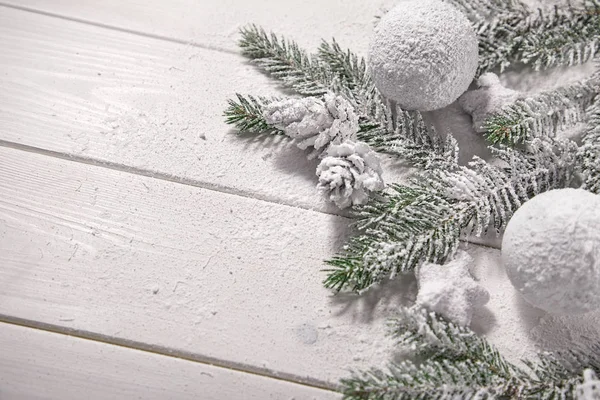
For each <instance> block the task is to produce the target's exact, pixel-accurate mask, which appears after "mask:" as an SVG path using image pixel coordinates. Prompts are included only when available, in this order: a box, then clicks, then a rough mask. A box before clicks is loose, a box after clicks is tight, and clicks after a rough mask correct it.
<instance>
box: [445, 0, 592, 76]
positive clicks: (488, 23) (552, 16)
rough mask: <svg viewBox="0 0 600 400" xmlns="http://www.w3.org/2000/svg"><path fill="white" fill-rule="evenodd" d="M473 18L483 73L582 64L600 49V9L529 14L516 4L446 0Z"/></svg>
mask: <svg viewBox="0 0 600 400" xmlns="http://www.w3.org/2000/svg"><path fill="white" fill-rule="evenodd" d="M446 1H449V2H450V3H452V4H454V5H455V6H456V7H458V8H459V9H460V10H461V11H463V12H464V13H465V15H467V17H469V18H470V20H471V21H472V23H473V27H474V29H475V31H476V32H477V35H478V39H479V56H480V63H479V64H480V65H479V74H483V73H485V72H489V71H494V70H497V69H500V71H503V70H504V69H506V68H507V67H509V66H511V65H513V64H517V63H524V64H527V65H530V66H531V67H532V68H533V69H535V70H540V69H546V68H551V67H555V66H571V65H577V64H582V63H584V62H587V61H589V60H590V59H592V58H593V57H594V56H595V55H596V54H597V53H598V51H599V50H600V46H599V44H600V43H599V40H600V5H599V3H598V1H597V0H592V1H589V0H588V1H586V2H585V3H584V5H582V6H568V7H563V8H559V7H558V6H557V7H555V8H554V10H553V11H551V12H548V13H545V12H542V11H541V10H537V11H536V12H531V11H529V10H528V9H527V7H526V6H524V5H523V4H522V3H521V2H520V1H518V0H512V1H489V2H488V1H483V0H446Z"/></svg>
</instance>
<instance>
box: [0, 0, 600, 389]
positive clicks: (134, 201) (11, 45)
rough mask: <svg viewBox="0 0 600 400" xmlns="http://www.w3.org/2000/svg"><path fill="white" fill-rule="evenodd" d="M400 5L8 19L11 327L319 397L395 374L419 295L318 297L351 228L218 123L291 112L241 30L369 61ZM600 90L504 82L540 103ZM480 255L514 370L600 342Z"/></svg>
mask: <svg viewBox="0 0 600 400" xmlns="http://www.w3.org/2000/svg"><path fill="white" fill-rule="evenodd" d="M386 3H387V4H389V3H390V1H386V0H381V1H379V0H378V1H374V2H364V1H358V0H352V1H349V2H343V4H342V2H341V1H337V0H335V1H327V2H325V4H321V2H318V1H315V0H304V1H301V0H293V1H290V2H276V1H266V0H253V1H240V0H226V1H219V2H217V1H215V2H205V1H200V2H198V1H188V0H173V1H169V2H163V1H159V0H149V1H144V2H142V1H139V0H125V1H118V2H117V1H116V0H107V1H104V2H96V1H91V0H80V1H70V0H67V1H58V2H57V1H52V0H20V1H18V2H12V4H13V5H15V6H17V7H25V8H31V9H35V10H30V11H32V12H30V11H24V10H22V9H21V10H18V9H15V8H7V7H1V6H0V71H1V73H0V90H1V91H2V95H1V96H0V145H1V146H5V147H6V146H8V147H13V149H10V148H0V266H1V268H0V319H2V318H3V319H5V320H13V321H17V320H18V321H20V322H21V323H26V324H31V325H36V326H38V327H40V328H44V329H46V328H47V329H52V330H58V331H63V332H69V333H72V334H75V335H79V336H84V337H90V338H97V339H101V340H105V341H111V342H115V343H119V344H123V345H127V346H133V347H138V348H143V349H147V350H152V351H155V352H158V353H165V354H171V353H176V354H179V355H182V356H185V357H187V358H190V359H194V360H200V361H205V362H209V361H210V362H214V363H216V364H218V365H222V366H229V367H234V368H239V369H245V370H250V371H256V372H259V373H262V374H267V375H278V376H280V377H282V378H284V379H289V380H295V381H308V382H311V383H312V384H315V385H332V384H333V383H335V382H336V380H337V379H338V378H339V377H341V376H346V375H347V369H348V368H351V367H352V368H361V367H370V366H377V365H383V364H385V363H386V362H387V361H388V360H389V359H390V357H391V356H392V351H391V349H392V345H391V343H390V342H389V339H387V338H386V337H385V336H384V331H385V329H384V319H385V317H386V316H388V315H390V313H392V312H393V310H394V309H395V308H396V307H398V306H399V305H400V304H402V303H406V302H407V301H408V300H409V299H410V297H411V289H414V285H413V286H411V282H406V283H402V282H396V283H394V284H391V285H387V286H384V287H382V288H380V289H377V290H374V291H371V292H369V293H368V294H367V295H366V296H364V297H362V298H356V297H353V296H337V297H333V296H331V293H330V292H328V291H327V290H325V289H323V288H322V285H321V282H320V281H321V279H322V277H323V276H324V275H323V274H322V273H319V269H320V268H321V267H322V262H321V261H322V260H323V259H325V258H328V257H329V256H331V255H332V254H333V253H334V252H335V251H336V250H337V249H338V248H339V245H340V243H341V242H342V241H343V238H344V235H345V234H346V233H345V226H346V224H347V220H345V219H344V218H342V217H337V216H334V215H328V214H323V213H321V212H312V211H308V210H307V209H315V210H317V211H325V212H327V213H336V210H335V209H333V208H332V207H329V206H328V205H326V204H325V203H324V202H323V200H322V199H321V197H320V196H319V195H318V194H317V193H316V191H315V190H314V185H315V183H316V182H315V177H314V168H315V164H314V163H311V162H308V161H306V160H305V158H304V154H303V153H302V152H301V151H299V150H297V149H295V148H293V147H292V146H289V144H286V143H285V142H279V141H278V140H276V139H273V138H267V139H260V140H255V139H252V138H244V139H240V138H237V137H235V136H234V135H231V134H230V133H229V127H228V126H226V125H225V124H224V123H223V119H222V117H221V113H222V111H223V108H224V107H225V101H226V99H227V98H229V97H232V96H233V94H234V93H235V92H236V91H238V92H242V93H252V94H267V95H268V94H273V93H278V91H277V89H276V86H275V85H274V84H273V83H272V82H270V81H269V80H268V79H267V78H266V77H264V76H263V75H262V74H260V73H259V72H258V71H256V70H255V69H254V68H253V67H252V66H250V65H248V64H246V63H245V61H244V59H243V58H242V57H239V56H238V55H236V54H234V53H235V41H236V39H237V36H236V35H237V29H238V28H239V27H240V26H242V25H245V24H246V23H248V22H257V23H259V24H262V25H264V26H265V27H268V28H272V29H273V30H275V31H278V32H280V33H283V34H286V35H287V36H289V37H291V38H294V39H295V40H297V41H298V42H299V43H300V44H301V45H304V46H307V47H308V48H309V49H310V48H313V49H314V48H315V47H316V46H317V45H318V42H319V40H320V38H321V37H325V38H329V37H331V36H335V37H336V38H337V39H338V40H339V41H340V43H341V44H342V45H344V46H348V47H351V48H352V49H353V50H356V51H358V52H359V53H360V54H364V53H365V49H366V45H367V43H368V37H369V34H370V32H371V30H372V22H373V15H374V14H377V13H378V12H379V8H380V7H381V6H382V5H386ZM265 10H268V11H265ZM48 13H49V14H52V15H48ZM73 19H75V20H85V21H86V22H85V23H81V21H80V22H76V21H73ZM215 49H217V50H218V51H216V50H215ZM590 71H591V69H590V68H589V66H585V67H583V68H579V69H575V70H572V71H571V72H570V73H569V74H568V75H567V76H565V75H564V74H563V73H562V72H556V71H552V72H550V73H543V74H537V75H536V74H529V75H525V76H524V77H523V76H521V75H519V74H514V73H513V74H507V75H505V76H504V77H503V79H504V81H505V82H508V83H509V84H510V86H512V87H515V88H519V89H522V90H527V91H536V90H540V89H541V88H544V87H550V86H555V85H557V84H563V83H565V82H566V81H568V80H574V79H577V78H579V77H581V76H584V75H586V74H589V72H590ZM558 76H560V78H561V79H557V77H558ZM435 117H436V118H437V122H438V125H439V126H440V127H442V129H444V127H448V128H450V129H451V130H452V132H453V133H454V134H455V135H456V134H457V133H459V135H458V136H459V139H460V140H461V141H462V142H461V144H462V145H463V147H464V149H465V154H464V158H467V157H468V156H469V154H471V153H474V152H479V151H480V150H481V138H479V137H477V136H474V135H473V134H472V131H471V130H470V127H469V120H468V118H466V117H465V115H464V114H463V113H462V112H460V111H459V110H457V109H455V108H452V107H450V108H449V109H446V110H443V111H442V112H439V113H436V115H435ZM14 148H18V150H17V149H14ZM24 150H26V151H24ZM29 152H35V153H39V154H31V153H29ZM86 164H103V165H104V166H106V167H108V168H103V167H99V166H93V165H86ZM155 178H158V179H155ZM173 181H175V182H181V183H183V185H182V184H178V183H174V182H173ZM194 186H196V187H194ZM275 203H281V204H286V205H291V206H293V207H289V206H286V205H280V204H275ZM469 252H470V253H471V254H473V255H474V256H475V258H476V263H477V268H476V274H477V276H478V277H479V278H480V279H481V280H482V282H483V284H484V285H485V286H486V287H487V288H488V289H489V290H490V292H491V293H492V300H491V302H490V304H489V306H488V307H487V308H486V309H484V310H482V311H481V312H480V313H479V314H478V315H477V316H476V318H475V320H474V324H475V327H476V328H477V329H478V330H479V331H480V332H482V333H484V334H486V335H487V336H488V337H490V338H491V339H492V340H493V341H494V342H495V343H496V344H497V345H498V346H499V347H500V348H501V349H502V350H504V351H506V352H507V353H508V354H509V356H510V357H511V358H513V359H517V358H519V357H521V356H523V355H527V354H530V353H531V352H532V351H533V349H534V346H535V345H536V344H537V343H542V344H544V345H547V346H548V347H547V348H551V346H552V344H553V343H555V340H554V339H553V338H556V337H559V336H560V337H564V336H565V331H566V329H567V328H566V327H568V326H576V327H577V328H576V329H575V330H574V331H573V332H574V333H573V334H574V335H577V334H580V335H582V336H589V335H592V336H593V335H598V334H599V333H598V326H600V316H599V315H600V314H599V315H591V316H590V318H589V319H588V320H586V321H585V322H582V321H581V320H578V319H572V318H571V319H569V318H562V319H561V318H548V317H547V316H545V315H543V314H540V313H539V312H538V311H537V310H534V309H532V308H531V307H529V306H527V305H526V304H524V303H523V302H522V301H520V299H519V298H518V296H516V293H515V292H514V290H513V289H512V287H511V286H510V283H509V282H508V281H507V280H506V276H505V274H504V272H503V270H502V268H501V265H500V263H499V257H498V255H499V253H498V252H497V251H494V250H490V249H484V248H481V247H477V246H470V247H469ZM507 332H510V333H511V335H510V336H509V335H507V334H506V333H507ZM1 335H2V334H1V333H0V343H1V341H2V336H1ZM32 340H33V342H35V341H36V340H39V341H40V342H41V343H42V344H43V343H44V342H45V340H46V339H44V338H40V339H35V338H34V339H32ZM61 340H62V339H61ZM72 340H76V339H72ZM77 340H79V339H77ZM82 351H84V352H87V351H88V350H82ZM129 351H130V350H127V352H129ZM123 354H124V355H123V356H122V357H123V359H127V358H128V357H130V356H127V355H126V354H134V353H123ZM135 354H137V353H135ZM118 357H121V356H118ZM131 357H132V359H135V358H136V357H137V356H131ZM153 357H154V356H153ZM156 357H159V356H156ZM95 360H98V362H100V361H101V360H102V359H98V358H96V359H95ZM161 362H163V361H161ZM164 362H166V361H164ZM0 363H1V360H0ZM1 365H2V364H0V366H1ZM90 365H91V364H90ZM24 368H28V367H24ZM90 368H91V367H90ZM30 371H33V370H30ZM144 374H145V375H144V376H149V377H155V376H156V375H155V371H150V369H148V370H145V371H144ZM77 377H78V376H75V377H74V379H75V378H77ZM0 379H1V377H0ZM65 379H66V378H65ZM140 379H142V378H140ZM144 379H146V378H144ZM149 379H150V378H149ZM186 379H187V378H186ZM224 379H225V380H227V379H228V378H227V379H226V378H224ZM231 379H234V378H231ZM235 379H237V378H235ZM240 379H242V378H240ZM243 379H245V378H243ZM243 379H242V380H243ZM260 379H266V378H260ZM157 382H158V383H160V382H161V381H160V379H158V380H157ZM176 383H177V382H176ZM124 384H125V383H124ZM165 384H166V383H165ZM158 386H160V385H158ZM84 387H85V386H84ZM117 387H118V388H119V387H125V386H118V385H117ZM57 390H60V388H58V389H57ZM119 390H120V389H119ZM273 390H274V392H272V393H275V394H277V393H281V392H278V391H277V390H279V389H277V390H276V389H273ZM57 393H59V394H60V391H59V392H57ZM98 393H100V394H101V393H102V392H98ZM257 393H260V392H257ZM265 393H271V392H268V391H267V392H265ZM1 394H2V392H0V399H2V397H1ZM57 397H60V396H57ZM62 398H64V396H63V397H62ZM274 398H280V397H274ZM299 398H302V397H299Z"/></svg>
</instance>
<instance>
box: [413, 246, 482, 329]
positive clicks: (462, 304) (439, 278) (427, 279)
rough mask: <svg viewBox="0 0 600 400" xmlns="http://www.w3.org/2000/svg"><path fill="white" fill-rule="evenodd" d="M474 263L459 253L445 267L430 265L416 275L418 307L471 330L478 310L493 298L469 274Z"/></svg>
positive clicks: (465, 255) (420, 269) (469, 257)
mask: <svg viewBox="0 0 600 400" xmlns="http://www.w3.org/2000/svg"><path fill="white" fill-rule="evenodd" d="M472 262H473V259H472V258H471V256H469V255H468V254H467V253H466V252H464V251H460V252H459V253H457V255H456V257H455V258H454V260H452V261H450V262H448V263H446V264H444V265H440V264H433V263H427V264H423V265H421V266H420V267H419V268H418V269H417V271H416V276H417V281H418V285H419V293H418V295H417V301H416V302H417V304H419V305H421V306H424V307H425V308H427V309H429V310H430V311H433V312H435V313H437V314H440V315H441V316H443V317H445V318H446V319H448V320H450V321H452V322H454V323H456V324H457V325H460V326H468V325H469V324H470V323H471V318H472V317H473V311H474V310H475V308H476V307H479V306H482V305H484V304H486V303H487V302H488V301H489V299H490V295H489V293H488V291H487V290H485V289H484V288H483V287H482V286H481V285H479V284H478V283H477V282H475V280H474V279H473V277H472V276H471V273H470V272H469V265H470V264H472Z"/></svg>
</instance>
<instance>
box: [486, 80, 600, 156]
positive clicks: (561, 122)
mask: <svg viewBox="0 0 600 400" xmlns="http://www.w3.org/2000/svg"><path fill="white" fill-rule="evenodd" d="M599 90H600V89H599V86H598V77H597V76H593V77H592V78H590V79H586V80H583V81H581V82H577V83H574V84H572V85H568V86H564V87H559V88H557V89H554V90H550V91H546V92H542V93H539V94H537V95H534V96H531V97H528V98H526V99H520V100H517V101H515V102H514V103H512V104H509V105H507V106H504V107H503V108H502V110H501V111H500V112H498V113H496V114H494V115H492V116H490V117H489V118H488V119H487V120H486V122H485V124H484V127H485V130H486V131H485V137H486V139H487V140H488V141H489V142H491V143H493V144H506V145H516V144H522V143H524V142H525V141H527V140H531V139H533V138H535V137H543V136H549V137H554V136H556V134H557V132H559V131H560V130H564V129H566V128H571V127H574V126H576V125H577V124H580V123H582V122H585V121H586V120H587V119H588V115H587V114H586V109H587V108H588V107H589V106H590V104H591V103H592V102H593V99H594V97H595V96H596V95H597V94H598V92H599Z"/></svg>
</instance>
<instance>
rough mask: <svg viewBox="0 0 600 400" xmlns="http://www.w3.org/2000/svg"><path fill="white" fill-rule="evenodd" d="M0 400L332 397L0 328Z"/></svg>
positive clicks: (173, 361)
mask: <svg viewBox="0 0 600 400" xmlns="http://www.w3.org/2000/svg"><path fill="white" fill-rule="evenodd" d="M0 348H1V349H2V357H0V399H6V400H8V399H10V400H18V399H23V400H25V399H27V400H32V399H61V400H69V399H73V400H76V399H77V400H79V399H83V398H85V399H115V400H116V399H124V400H125V399H127V400H129V399H133V398H135V399H167V398H168V399H206V400H222V399H245V400H251V399H256V400H263V399H283V398H295V399H338V398H340V397H341V396H340V395H338V394H336V393H333V392H329V391H324V390H319V389H316V388H311V387H307V386H303V385H297V384H293V383H289V382H285V381H281V380H275V379H270V378H266V377H262V376H257V375H251V374H247V373H242V372H237V371H232V370H228V369H224V368H218V367H214V366H210V365H205V364H200V363H195V362H190V361H186V360H181V359H178V358H173V357H166V356H162V355H158V354H153V353H148V352H144V351H138V350H133V349H128V348H124V347H118V346H113V345H109V344H105V343H100V342H94V341H89V340H84V339H78V338H75V337H71V336H66V335H60V334H56V333H51V332H46V331H41V330H37V329H30V328H26V327H21V326H16V325H10V324H4V323H0Z"/></svg>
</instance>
